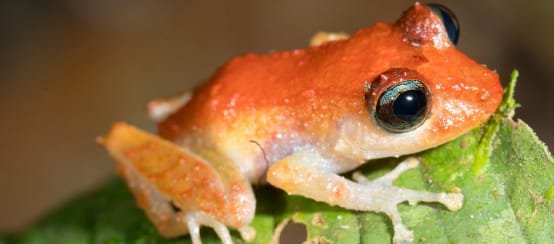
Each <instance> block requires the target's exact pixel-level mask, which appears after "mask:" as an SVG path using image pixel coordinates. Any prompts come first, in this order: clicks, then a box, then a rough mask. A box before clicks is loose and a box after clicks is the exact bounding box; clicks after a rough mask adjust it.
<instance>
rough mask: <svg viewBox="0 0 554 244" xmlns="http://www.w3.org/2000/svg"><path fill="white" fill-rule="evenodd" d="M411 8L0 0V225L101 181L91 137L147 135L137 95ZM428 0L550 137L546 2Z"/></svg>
mask: <svg viewBox="0 0 554 244" xmlns="http://www.w3.org/2000/svg"><path fill="white" fill-rule="evenodd" d="M412 2H413V1H317V0H310V1H254V0H251V1H240V2H239V1H210V2H203V3H200V1H135V0H120V1H113V0H97V1H81V0H54V1H43V0H20V1H16V0H15V1H2V3H0V31H1V32H0V106H1V107H0V109H1V110H0V231H14V230H18V229H21V228H23V227H24V226H25V225H27V224H29V223H30V222H31V221H32V220H33V219H35V218H36V217H37V216H39V215H41V214H43V213H45V211H47V210H48V209H51V208H52V207H55V206H57V205H59V204H60V203H61V202H63V201H64V200H66V199H68V198H70V197H71V196H72V195H74V194H77V193H79V192H82V191H85V190H87V189H91V188H93V187H95V186H96V185H98V184H100V183H101V182H102V181H104V180H105V179H106V178H108V177H110V176H111V175H112V174H113V173H112V171H113V163H112V162H111V160H110V159H109V158H108V156H107V155H106V153H105V152H104V150H103V149H102V148H101V147H100V146H98V145H96V144H95V137H96V136H98V135H101V134H103V133H105V132H106V131H107V129H108V127H109V125H110V124H111V123H112V122H114V121H118V120H125V121H129V122H131V123H133V124H135V125H138V126H139V127H142V128H146V129H149V130H153V129H154V124H153V123H152V122H150V121H148V119H147V117H146V115H145V113H144V110H143V105H144V104H145V102H146V101H148V100H149V99H151V98H155V97H159V96H164V95H168V94H174V93H176V92H177V91H181V90H185V89H189V88H191V87H193V86H194V85H195V84H198V83H200V82H202V81H203V80H204V79H205V78H207V77H208V76H209V75H210V74H211V73H212V72H213V71H214V70H215V69H216V68H217V67H218V66H219V65H221V64H222V63H223V62H225V60H227V59H228V58H230V57H232V56H234V55H237V54H240V53H244V52H246V51H255V52H260V53H264V52H267V51H270V50H282V49H293V48H301V47H305V46H306V45H307V43H308V40H309V38H310V37H311V35H312V34H314V33H315V32H316V31H319V30H327V31H347V32H353V31H355V30H356V29H358V28H362V27H366V26H369V25H371V24H373V23H375V22H376V21H386V22H392V21H395V20H396V18H398V17H399V16H400V14H401V12H402V11H403V10H404V9H406V8H407V7H409V6H410V5H411V3H412ZM442 2H443V3H444V4H446V5H448V6H449V7H450V8H452V9H453V10H454V11H455V12H456V14H457V16H458V18H459V20H460V22H461V26H462V29H461V38H460V44H459V48H460V49H461V50H463V51H464V52H466V53H467V54H469V55H470V56H471V57H473V58H475V59H476V60H478V61H479V62H482V63H485V64H487V65H488V66H489V67H492V68H494V69H497V71H498V72H499V74H500V75H501V77H502V79H503V82H504V83H505V82H506V79H507V77H508V76H509V73H510V72H511V70H512V68H518V69H519V70H520V71H521V78H520V82H519V84H518V89H517V93H516V97H517V99H518V101H519V102H520V103H521V104H523V107H522V108H521V109H519V110H518V114H517V117H519V118H523V119H524V120H526V121H527V122H528V123H529V124H530V125H531V126H532V127H533V128H535V129H536V130H537V132H538V134H539V136H540V137H541V138H542V139H543V140H544V141H546V142H547V143H548V144H550V145H551V146H552V145H554V136H553V132H552V129H551V127H550V125H551V124H552V123H553V122H554V113H553V109H552V107H553V105H554V96H552V93H553V92H554V81H553V79H552V77H553V75H554V65H553V60H554V48H553V45H554V31H553V29H552V25H553V24H554V1H550V0H544V1H516V0H510V1H493V0H485V1H442Z"/></svg>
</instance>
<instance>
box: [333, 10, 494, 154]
mask: <svg viewBox="0 0 554 244" xmlns="http://www.w3.org/2000/svg"><path fill="white" fill-rule="evenodd" d="M440 14H443V15H444V16H443V17H442V18H441V17H439V15H440ZM452 28H454V29H452ZM391 29H392V30H393V32H395V34H394V35H392V36H398V37H399V38H398V39H401V40H391V41H392V42H394V41H397V42H399V43H401V44H399V45H403V46H402V48H403V49H406V50H407V51H403V52H397V51H396V50H394V51H393V52H397V53H396V54H395V57H396V56H397V58H394V59H393V60H392V61H389V63H387V64H386V65H383V66H382V67H380V70H377V71H375V74H373V77H369V78H368V82H366V85H365V88H364V94H365V96H364V102H365V108H363V109H364V112H363V113H361V114H358V115H353V116H346V117H345V118H344V120H343V121H341V123H340V126H339V140H338V144H337V145H336V146H335V149H336V150H337V151H338V152H342V153H344V154H345V155H353V156H355V157H358V158H364V159H372V158H380V157H388V156H397V155H405V154H410V153H415V152H418V151H422V150H425V149H428V148H431V147H435V146H438V145H440V144H443V143H445V142H448V141H450V140H452V139H454V138H456V137H458V136H460V135H462V134H463V133H466V132H468V131H469V130H471V129H472V128H475V127H476V126H478V125H480V124H482V123H484V122H485V121H486V120H487V119H488V118H489V117H490V116H491V114H492V113H494V111H495V110H496V108H497V107H498V105H499V103H500V100H501V99H502V87H501V85H500V82H499V79H498V75H497V74H496V73H495V72H494V71H492V70H490V69H488V68H486V67H485V66H484V65H481V64H479V63H477V62H475V61H473V60H472V59H470V58H469V57H467V56H466V55H464V54H463V53H461V52H460V51H458V50H457V49H456V47H455V42H456V41H457V24H455V17H454V16H453V15H451V13H450V12H449V11H447V10H446V9H445V8H444V7H442V6H436V5H435V6H432V7H429V6H426V5H422V4H419V3H416V4H415V5H414V6H413V7H412V8H410V9H409V10H407V11H406V12H405V13H404V15H403V16H402V17H401V18H400V20H399V21H398V22H397V23H396V24H394V25H393V26H392V28H391ZM390 39H392V38H390ZM391 50H392V48H391ZM408 56H409V57H408ZM398 57H399V58H398ZM395 60H399V61H395ZM406 60H408V61H406Z"/></svg>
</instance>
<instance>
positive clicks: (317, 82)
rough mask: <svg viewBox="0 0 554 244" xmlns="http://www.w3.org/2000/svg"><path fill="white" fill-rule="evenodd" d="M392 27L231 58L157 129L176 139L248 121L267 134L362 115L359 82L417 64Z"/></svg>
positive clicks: (230, 127)
mask: <svg viewBox="0 0 554 244" xmlns="http://www.w3.org/2000/svg"><path fill="white" fill-rule="evenodd" d="M393 29H394V27H393V26H392V25H386V24H377V25H375V26H373V27H371V28H368V29H364V30H360V31H358V33H356V34H355V35H353V36H352V37H351V38H350V39H347V40H340V41H334V42H329V43H325V44H323V45H321V46H315V47H311V48H308V49H298V50H293V51H283V52H274V53H270V54H265V55H256V54H245V55H242V56H238V57H235V58H233V59H231V60H230V61H229V62H228V63H226V64H225V65H224V66H222V67H221V68H220V69H219V70H218V71H217V73H216V74H215V75H214V76H213V77H211V78H210V80H209V81H208V82H207V83H206V84H204V85H203V86H201V87H199V88H198V89H197V90H195V92H194V94H193V97H192V99H191V100H190V101H189V102H188V103H187V104H186V105H185V106H184V107H182V108H181V109H180V110H179V111H177V112H176V113H174V114H173V115H171V116H170V117H169V118H168V119H167V120H165V121H163V122H162V123H160V125H159V129H160V134H161V135H162V136H163V137H165V138H169V139H171V140H178V139H180V138H181V137H183V136H185V135H187V134H196V133H195V131H197V132H199V131H200V130H204V129H206V128H207V127H211V126H214V125H215V124H219V125H225V127H226V128H228V129H232V128H236V127H237V126H238V124H239V123H240V124H241V126H244V120H245V119H247V120H249V121H248V122H247V124H248V126H259V127H263V128H257V130H258V132H267V130H268V129H270V128H273V129H277V128H279V127H280V126H285V125H286V126H287V127H288V128H289V129H290V127H291V126H293V127H303V126H304V125H299V124H297V123H299V122H301V123H302V124H305V125H309V124H312V123H313V124H314V125H322V124H325V123H324V121H328V119H331V120H336V119H338V117H337V116H338V115H341V114H342V115H343V114H345V113H360V112H361V111H363V110H364V109H363V108H364V104H363V99H360V98H363V95H364V90H363V86H364V83H367V82H371V79H373V78H374V77H375V76H376V75H377V74H379V73H380V72H382V71H383V70H384V69H386V67H390V66H391V65H396V66H399V67H406V66H409V67H415V66H417V65H418V64H420V63H421V62H422V59H418V54H417V53H416V52H417V51H416V50H414V49H410V48H406V47H407V44H406V43H404V42H402V41H401V36H400V34H399V33H397V32H395V31H393ZM410 52H412V53H410ZM383 56H386V58H383ZM405 56H413V57H415V58H411V59H408V60H406V59H405V58H404V57H405ZM262 115H263V116H262ZM270 115H271V116H272V118H266V119H267V120H265V119H264V118H263V117H267V116H270ZM314 115H317V116H314ZM239 121H240V122H239ZM316 127H319V126H316ZM312 128H313V127H312ZM297 129H301V128H297ZM226 132H228V131H226ZM262 134H264V133H262Z"/></svg>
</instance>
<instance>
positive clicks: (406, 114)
mask: <svg viewBox="0 0 554 244" xmlns="http://www.w3.org/2000/svg"><path fill="white" fill-rule="evenodd" d="M429 97H430V95H429V90H428V89H427V87H426V86H425V85H424V84H423V83H422V82H421V81H419V80H415V79H414V80H412V79H410V80H404V81H402V82H399V83H396V84H394V85H392V86H390V87H388V88H386V90H384V91H383V93H381V96H379V99H378V100H377V101H376V104H375V108H374V110H373V116H374V118H375V120H376V121H377V123H378V124H379V126H381V127H382V128H384V129H386V130H388V131H391V132H405V131H409V130H413V129H415V128H416V127H418V126H419V125H421V123H422V122H423V121H424V120H425V117H426V116H427V112H428V110H429V109H428V107H429V106H428V100H429Z"/></svg>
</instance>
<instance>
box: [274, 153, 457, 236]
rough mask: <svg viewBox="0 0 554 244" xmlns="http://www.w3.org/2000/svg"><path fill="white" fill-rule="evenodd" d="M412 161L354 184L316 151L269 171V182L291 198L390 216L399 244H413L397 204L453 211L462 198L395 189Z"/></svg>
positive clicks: (289, 160)
mask: <svg viewBox="0 0 554 244" xmlns="http://www.w3.org/2000/svg"><path fill="white" fill-rule="evenodd" d="M413 160H415V159H409V160H408V161H406V162H403V163H401V164H400V165H399V166H398V168H397V169H394V170H393V171H391V172H390V173H389V174H386V175H385V176H383V177H382V178H379V179H376V180H374V181H368V180H363V179H361V177H360V176H357V177H356V178H358V179H359V180H360V181H361V183H356V182H353V181H350V180H348V179H346V178H344V177H341V176H339V175H337V174H336V173H334V172H332V171H331V170H328V169H326V168H325V166H326V165H332V164H333V162H331V161H330V160H329V159H326V158H324V157H322V156H321V155H320V154H319V153H318V152H317V151H316V150H312V149H308V150H304V151H300V152H297V153H295V154H293V155H291V156H289V157H287V158H285V159H283V160H281V161H278V162H276V163H275V164H273V165H272V166H271V167H270V168H269V170H268V174H267V175H268V182H269V183H270V184H272V185H274V186H276V187H279V188H281V189H283V190H285V191H287V192H288V193H289V194H297V195H302V196H306V197H309V198H312V199H315V200H317V201H322V202H326V203H329V204H331V205H339V206H341V207H344V208H347V209H353V210H362V211H375V212H384V213H386V214H387V215H388V216H389V217H390V218H391V219H392V222H393V227H394V232H395V234H394V240H395V242H411V241H413V234H412V232H411V231H409V230H408V229H407V228H406V227H405V226H404V225H403V224H402V220H401V218H400V215H399V213H398V209H397V204H398V203H401V202H404V201H415V202H416V201H426V202H441V203H443V204H445V205H446V206H447V207H448V208H450V209H452V210H456V209H459V208H460V207H461V204H462V201H463V196H462V195H461V194H446V193H431V192H419V191H414V190H410V189H405V188H400V187H395V186H393V185H392V182H393V180H394V179H395V178H396V177H397V176H398V175H400V173H402V172H403V171H405V170H407V169H409V168H413V167H415V166H416V165H417V163H414V162H413Z"/></svg>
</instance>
